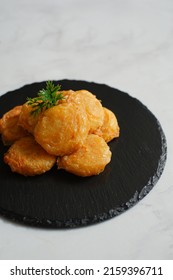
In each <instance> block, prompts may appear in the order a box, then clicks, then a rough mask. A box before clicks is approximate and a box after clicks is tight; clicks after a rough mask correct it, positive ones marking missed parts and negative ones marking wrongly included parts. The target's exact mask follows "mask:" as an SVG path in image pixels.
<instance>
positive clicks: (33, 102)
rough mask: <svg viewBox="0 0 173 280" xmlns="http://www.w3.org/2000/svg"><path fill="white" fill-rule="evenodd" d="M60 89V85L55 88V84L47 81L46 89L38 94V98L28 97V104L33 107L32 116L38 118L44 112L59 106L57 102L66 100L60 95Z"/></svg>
mask: <svg viewBox="0 0 173 280" xmlns="http://www.w3.org/2000/svg"><path fill="white" fill-rule="evenodd" d="M60 89H61V86H60V85H57V86H55V85H54V84H53V82H51V81H47V82H46V88H45V89H41V90H40V91H39V92H38V94H37V95H38V96H37V97H34V98H30V97H28V98H27V104H28V105H30V106H32V107H33V110H32V111H31V114H32V115H34V116H37V115H38V114H39V113H41V112H42V111H43V110H46V109H49V108H51V107H53V106H55V105H57V102H58V101H59V100H61V99H63V98H64V97H63V94H62V93H61V92H60V93H58V91H59V90H60Z"/></svg>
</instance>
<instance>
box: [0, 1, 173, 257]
mask: <svg viewBox="0 0 173 280" xmlns="http://www.w3.org/2000/svg"><path fill="white" fill-rule="evenodd" d="M172 75H173V1H172V0H164V1H163V0H86V1H85V0H63V1H62V0H30V1H27V0H11V1H10V0H1V1H0V94H4V93H5V92H7V91H9V90H14V89H16V88H19V87H21V86H23V85H24V84H28V83H32V82H35V81H43V80H48V79H56V80H58V79H63V78H67V79H78V80H87V81H94V82H98V83H106V84H108V85H110V86H113V87H116V88H119V89H120V90H123V91H126V92H128V93H129V94H131V95H132V96H135V97H137V98H138V99H139V100H140V101H142V102H143V103H144V104H145V105H147V106H148V108H149V109H150V110H151V111H152V112H153V113H154V114H155V116H156V117H157V118H158V119H159V121H160V123H161V124H162V127H163V130H164V132H165V134H166V137H167V142H168V160H167V164H166V168H165V171H164V173H163V175H162V177H161V179H160V180H159V182H158V183H157V185H156V186H155V187H154V189H153V190H152V191H151V192H150V194H149V195H148V196H146V197H145V199H143V200H142V201H141V202H140V203H138V204H137V205H136V206H135V207H133V208H132V209H131V210H129V211H127V212H125V213H124V214H122V215H120V216H119V217H116V218H113V219H111V220H109V221H106V222H104V223H101V224H97V225H95V226H89V227H85V228H79V229H72V230H45V229H36V228H30V227H25V226H23V225H19V224H15V223H12V222H11V221H9V220H6V219H3V218H0V258H1V259H172V258H173V218H172V214H173V172H172V164H173V161H172V152H173V151H172V150H173V145H172V143H173V132H172V123H173V114H172V111H173V109H172V107H173V79H172ZM0 106H1V105H0Z"/></svg>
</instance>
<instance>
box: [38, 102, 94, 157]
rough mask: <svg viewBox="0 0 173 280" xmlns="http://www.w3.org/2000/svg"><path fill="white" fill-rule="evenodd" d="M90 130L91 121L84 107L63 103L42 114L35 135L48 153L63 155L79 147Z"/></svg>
mask: <svg viewBox="0 0 173 280" xmlns="http://www.w3.org/2000/svg"><path fill="white" fill-rule="evenodd" d="M88 131H89V122H88V118H87V115H86V112H85V110H84V109H83V107H82V106H77V105H76V104H75V103H73V104H72V103H63V104H59V105H57V106H54V107H52V108H50V109H47V110H46V111H45V112H44V113H43V114H42V115H41V116H40V118H39V120H38V123H37V125H36V127H35V131H34V136H35V139H36V141H37V142H38V143H39V144H40V145H41V146H42V147H43V148H44V149H45V150H46V151H47V152H48V153H50V154H52V155H57V156H63V155H68V154H71V153H73V152H74V151H76V150H77V149H79V148H80V147H81V145H82V144H83V142H84V141H85V139H86V137H87V135H88Z"/></svg>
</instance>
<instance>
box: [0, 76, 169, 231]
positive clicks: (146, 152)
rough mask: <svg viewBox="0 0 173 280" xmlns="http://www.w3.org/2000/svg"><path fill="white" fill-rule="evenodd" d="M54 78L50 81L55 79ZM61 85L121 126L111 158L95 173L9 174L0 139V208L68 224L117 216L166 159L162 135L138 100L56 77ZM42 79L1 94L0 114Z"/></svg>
mask: <svg viewBox="0 0 173 280" xmlns="http://www.w3.org/2000/svg"><path fill="white" fill-rule="evenodd" d="M54 82H55V81H54ZM55 83H56V84H57V83H59V84H61V85H62V90H67V89H73V90H79V89H86V90H89V91H91V92H92V93H93V94H95V95H96V96H97V98H98V99H100V100H102V104H103V106H105V107H108V108H109V109H110V110H112V111H113V112H114V113H115V114H116V116H117V118H118V122H119V125H120V128H121V134H120V138H119V139H115V140H113V141H112V142H110V143H109V145H110V148H111V151H112V160H111V163H110V164H109V165H107V167H106V168H105V170H104V172H103V173H101V174H100V175H97V176H92V177H88V178H80V177H77V176H75V175H73V174H70V173H67V172H65V171H63V170H59V171H57V168H56V167H54V168H53V169H52V170H51V171H49V172H47V173H45V174H43V175H40V176H35V177H24V176H21V175H18V174H15V173H12V172H11V170H10V168H9V167H8V166H7V165H5V164H4V162H3V154H4V152H5V151H6V150H7V147H4V146H3V144H2V143H1V142H0V213H1V214H2V215H4V216H5V217H8V218H10V219H13V220H15V221H18V222H24V223H27V224H30V225H34V226H42V227H55V228H68V227H77V226H84V225H89V224H93V223H97V222H101V221H104V220H107V219H109V218H112V217H114V216H117V215H119V214H120V213H122V212H124V211H126V210H127V209H128V208H130V207H131V206H133V205H134V204H136V203H137V202H138V201H139V200H140V199H142V198H143V197H144V196H145V195H146V194H148V192H149V191H150V190H151V189H152V188H153V186H154V185H155V184H156V182H157V181H158V179H159V177H160V176H161V174H162V171H163V168H164V165H165V160H166V140H165V136H164V133H163V131H162V128H161V126H160V124H159V122H158V121H157V119H156V118H155V117H154V116H153V114H152V113H151V112H150V111H149V110H148V109H147V108H146V107H145V106H144V105H143V104H142V103H140V102H139V101H138V100H137V99H135V98H132V97H130V96H129V95H128V94H126V93H124V92H121V91H119V90H117V89H114V88H111V87H109V86H107V85H103V84H96V83H90V82H85V81H73V80H61V81H56V82H55ZM44 86H45V82H41V83H33V84H30V85H26V86H24V87H22V88H20V89H17V90H15V91H12V92H8V93H6V94H5V95H3V96H1V97H0V104H1V106H0V117H1V116H2V115H3V114H4V113H5V112H7V111H8V110H9V109H11V108H13V107H14V106H16V105H19V104H23V103H24V102H25V101H26V97H33V96H35V95H36V94H37V92H38V91H39V89H41V88H43V87H44Z"/></svg>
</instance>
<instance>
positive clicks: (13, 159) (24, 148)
mask: <svg viewBox="0 0 173 280" xmlns="http://www.w3.org/2000/svg"><path fill="white" fill-rule="evenodd" d="M4 162H5V163H6V164H8V165H9V166H10V168H11V170H12V171H13V172H17V173H19V174H22V175H25V176H34V175H39V174H42V173H45V172H46V171H48V170H50V169H51V168H52V166H53V165H54V164H55V162H56V157H55V156H52V155H49V154H48V153H47V152H46V151H45V150H44V149H43V148H42V147H41V146H40V145H39V144H38V143H37V142H36V141H35V140H34V138H33V137H32V136H27V137H23V138H21V139H19V140H17V141H16V142H15V143H14V144H13V145H12V146H11V147H10V148H9V150H8V151H7V153H5V155H4Z"/></svg>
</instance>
